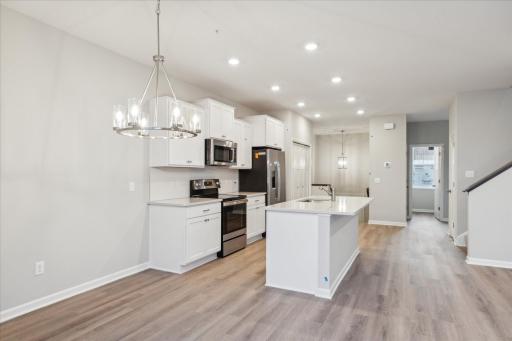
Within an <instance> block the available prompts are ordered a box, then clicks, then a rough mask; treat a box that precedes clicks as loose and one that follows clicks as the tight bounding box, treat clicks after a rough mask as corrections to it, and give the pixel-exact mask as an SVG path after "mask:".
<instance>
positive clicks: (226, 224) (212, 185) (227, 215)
mask: <svg viewBox="0 0 512 341" xmlns="http://www.w3.org/2000/svg"><path fill="white" fill-rule="evenodd" d="M219 188H220V181H219V179H198V180H190V196H191V197H200V198H219V199H222V241H221V242H222V249H221V251H220V252H219V253H218V254H217V255H218V256H219V257H225V256H227V255H229V254H231V253H233V252H236V251H238V250H241V249H243V248H245V246H246V244H247V235H246V234H247V229H246V227H247V199H246V196H245V195H234V194H219Z"/></svg>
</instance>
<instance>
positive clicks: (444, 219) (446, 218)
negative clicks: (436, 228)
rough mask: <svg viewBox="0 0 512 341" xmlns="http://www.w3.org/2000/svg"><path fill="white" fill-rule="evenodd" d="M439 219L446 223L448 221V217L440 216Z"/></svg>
mask: <svg viewBox="0 0 512 341" xmlns="http://www.w3.org/2000/svg"><path fill="white" fill-rule="evenodd" d="M439 220H441V221H442V222H443V223H447V222H448V217H445V218H441V219H439Z"/></svg>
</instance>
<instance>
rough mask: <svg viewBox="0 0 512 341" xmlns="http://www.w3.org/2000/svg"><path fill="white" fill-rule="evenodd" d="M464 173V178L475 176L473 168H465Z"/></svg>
mask: <svg viewBox="0 0 512 341" xmlns="http://www.w3.org/2000/svg"><path fill="white" fill-rule="evenodd" d="M464 175H465V176H466V178H474V177H475V171H474V170H467V171H466V172H465V173H464Z"/></svg>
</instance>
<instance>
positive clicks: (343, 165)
mask: <svg viewBox="0 0 512 341" xmlns="http://www.w3.org/2000/svg"><path fill="white" fill-rule="evenodd" d="M344 132H345V131H344V130H342V131H341V156H338V169H347V159H348V158H347V156H346V155H345V153H344V151H343V133H344Z"/></svg>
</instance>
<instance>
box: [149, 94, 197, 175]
mask: <svg viewBox="0 0 512 341" xmlns="http://www.w3.org/2000/svg"><path fill="white" fill-rule="evenodd" d="M169 100H171V99H170V98H169V97H160V98H159V107H160V110H161V112H164V110H165V109H166V106H167V105H168V101H169ZM152 105H154V104H153V103H152ZM181 110H182V113H183V114H186V115H188V116H190V117H191V116H192V115H197V116H198V117H199V119H200V122H201V125H204V120H205V118H204V117H205V114H204V110H203V109H202V108H201V107H199V106H196V105H193V104H190V103H185V102H181ZM204 136H205V134H204V129H202V131H201V133H200V134H198V135H197V136H195V137H191V138H186V139H169V140H151V141H150V142H149V166H150V167H195V168H204V159H205V157H204V152H205V147H204Z"/></svg>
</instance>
